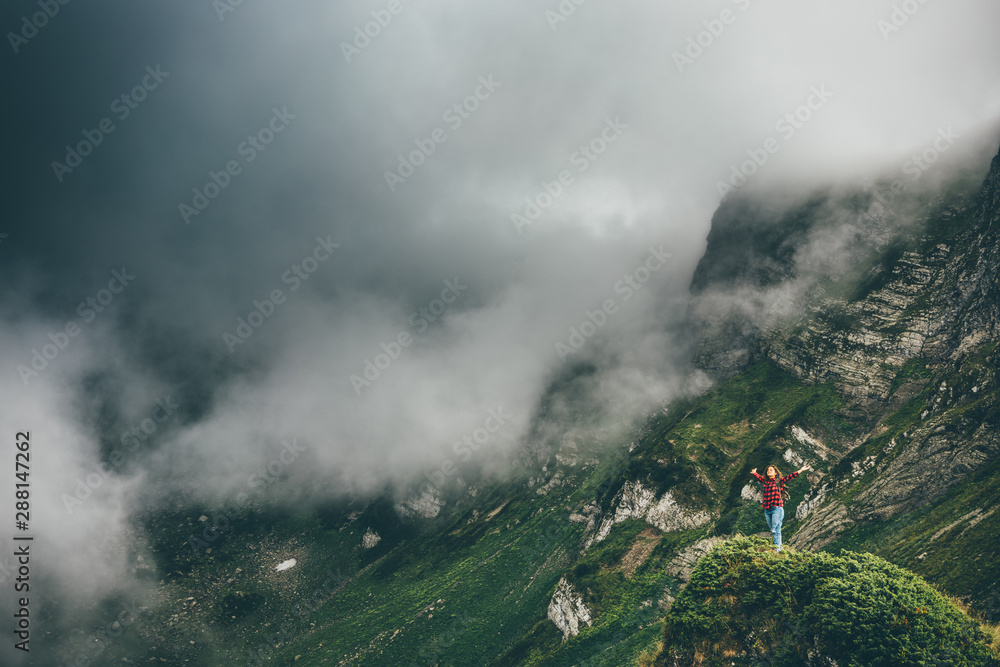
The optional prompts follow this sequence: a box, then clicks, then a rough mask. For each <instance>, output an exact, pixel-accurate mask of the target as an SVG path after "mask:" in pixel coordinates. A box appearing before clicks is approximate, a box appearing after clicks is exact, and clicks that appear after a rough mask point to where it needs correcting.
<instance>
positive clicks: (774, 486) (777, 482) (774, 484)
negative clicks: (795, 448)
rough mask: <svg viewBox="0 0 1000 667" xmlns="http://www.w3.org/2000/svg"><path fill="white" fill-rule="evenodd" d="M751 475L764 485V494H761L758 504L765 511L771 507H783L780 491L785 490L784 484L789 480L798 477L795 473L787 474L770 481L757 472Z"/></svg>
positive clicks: (783, 502)
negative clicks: (761, 497)
mask: <svg viewBox="0 0 1000 667" xmlns="http://www.w3.org/2000/svg"><path fill="white" fill-rule="evenodd" d="M752 474H753V476H754V477H756V478H757V481H758V482H763V483H764V493H763V496H764V497H763V500H762V501H761V503H760V504H761V505H762V506H763V507H764V509H766V510H768V509H771V508H772V507H784V506H785V501H784V500H782V498H781V490H782V489H784V488H785V484H787V483H788V482H789V481H790V480H793V479H795V478H796V477H798V476H799V473H798V472H797V471H796V472H791V473H788V474H787V475H785V476H784V477H782V478H781V479H770V478H767V477H764V476H763V475H761V474H760V473H759V472H755V473H752Z"/></svg>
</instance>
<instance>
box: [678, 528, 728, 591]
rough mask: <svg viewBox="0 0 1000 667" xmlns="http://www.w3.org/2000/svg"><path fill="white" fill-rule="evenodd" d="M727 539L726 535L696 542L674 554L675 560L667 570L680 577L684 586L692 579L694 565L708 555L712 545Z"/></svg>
mask: <svg viewBox="0 0 1000 667" xmlns="http://www.w3.org/2000/svg"><path fill="white" fill-rule="evenodd" d="M725 539H726V538H724V537H709V538H707V539H704V540H699V541H697V542H695V543H694V544H692V545H691V546H689V547H687V548H686V549H684V550H683V551H681V552H680V553H678V554H677V555H676V556H674V558H673V560H671V561H670V563H669V564H668V565H667V567H666V570H667V572H669V573H670V574H672V575H674V576H675V577H677V578H679V579H680V580H681V588H683V587H684V586H686V585H687V583H688V582H689V581H691V574H692V573H693V572H694V566H695V565H697V564H698V561H700V560H701V559H702V558H703V557H704V556H706V555H708V552H709V551H711V550H712V547H714V546H715V545H716V544H718V543H719V542H722V541H724V540H725Z"/></svg>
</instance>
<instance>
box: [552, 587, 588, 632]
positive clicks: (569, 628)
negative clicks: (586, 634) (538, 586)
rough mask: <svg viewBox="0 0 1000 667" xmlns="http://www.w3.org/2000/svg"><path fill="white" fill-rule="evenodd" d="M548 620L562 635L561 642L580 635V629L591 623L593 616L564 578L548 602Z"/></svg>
mask: <svg viewBox="0 0 1000 667" xmlns="http://www.w3.org/2000/svg"><path fill="white" fill-rule="evenodd" d="M548 617H549V620H550V621H552V622H553V623H555V624H556V627H557V628H559V630H560V631H561V632H562V633H563V641H566V640H567V639H569V638H570V637H575V636H576V635H578V634H580V627H581V626H583V625H584V624H586V625H588V626H589V625H591V624H592V623H593V614H592V613H591V611H590V609H588V608H587V605H585V604H584V603H583V596H581V595H580V594H579V593H577V592H576V591H574V590H573V584H571V583H569V582H568V581H566V577H563V578H562V579H560V580H559V585H558V586H556V592H555V593H553V594H552V600H550V601H549V613H548Z"/></svg>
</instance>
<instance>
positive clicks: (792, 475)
mask: <svg viewBox="0 0 1000 667" xmlns="http://www.w3.org/2000/svg"><path fill="white" fill-rule="evenodd" d="M807 470H812V466H808V465H805V466H802V467H801V468H799V469H798V470H796V471H795V472H790V473H788V474H787V475H785V476H784V477H782V478H781V483H782V484H784V483H785V482H787V481H789V480H792V479H795V478H796V477H798V476H799V475H800V474H802V473H804V472H805V471H807Z"/></svg>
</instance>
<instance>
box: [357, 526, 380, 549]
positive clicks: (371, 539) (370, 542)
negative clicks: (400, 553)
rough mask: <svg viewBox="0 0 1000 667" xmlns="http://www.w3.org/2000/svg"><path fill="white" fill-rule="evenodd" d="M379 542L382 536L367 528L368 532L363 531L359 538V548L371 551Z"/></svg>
mask: <svg viewBox="0 0 1000 667" xmlns="http://www.w3.org/2000/svg"><path fill="white" fill-rule="evenodd" d="M381 541H382V536H381V535H379V534H378V533H376V532H375V531H374V530H372V529H371V528H369V529H368V530H366V531H365V534H364V535H362V536H361V548H362V549H371V548H372V547H374V546H375V545H376V544H378V543H379V542H381Z"/></svg>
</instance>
